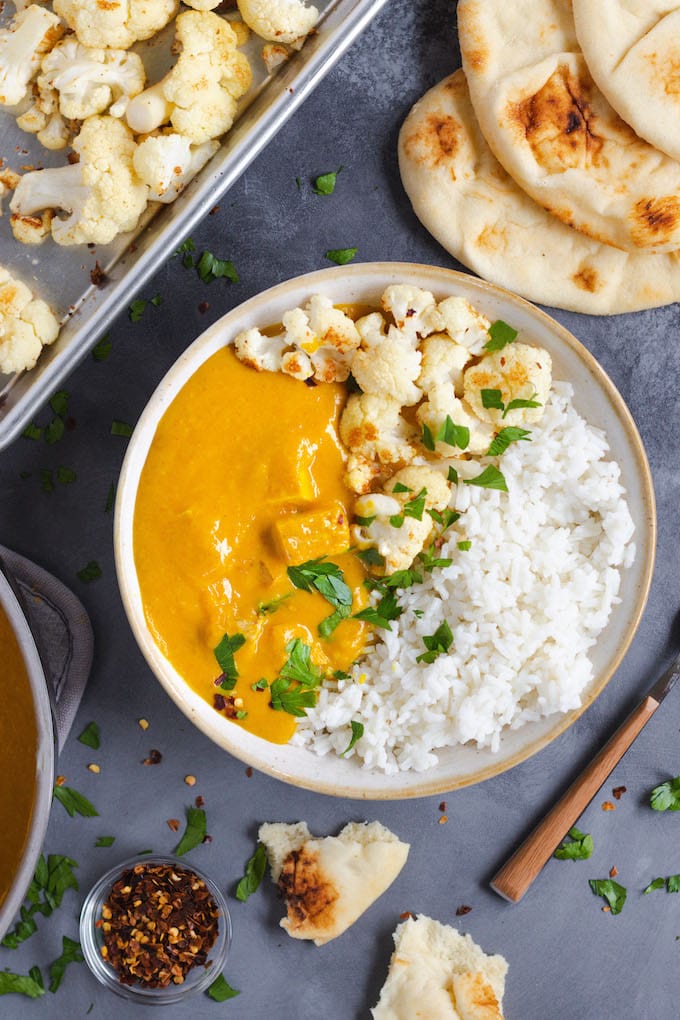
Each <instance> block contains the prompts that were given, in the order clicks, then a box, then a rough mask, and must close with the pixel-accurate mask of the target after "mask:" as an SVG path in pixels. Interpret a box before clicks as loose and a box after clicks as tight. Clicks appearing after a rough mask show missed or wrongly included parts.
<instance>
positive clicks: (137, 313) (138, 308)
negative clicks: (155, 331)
mask: <svg viewBox="0 0 680 1020" xmlns="http://www.w3.org/2000/svg"><path fill="white" fill-rule="evenodd" d="M145 308H146V301H144V300H143V298H137V299H136V300H135V301H133V302H132V304H131V305H130V307H129V308H128V315H129V317H130V322H139V320H140V319H141V317H142V316H143V315H144V309H145Z"/></svg>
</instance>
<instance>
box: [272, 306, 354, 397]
mask: <svg viewBox="0 0 680 1020" xmlns="http://www.w3.org/2000/svg"><path fill="white" fill-rule="evenodd" d="M281 321H282V322H283V326H284V329H285V330H286V337H287V339H288V342H289V344H290V345H291V346H292V347H294V348H295V349H296V350H297V351H298V352H300V353H301V354H304V355H306V356H307V358H308V359H309V362H310V364H311V367H312V372H310V373H309V375H312V374H313V376H314V379H315V380H316V381H317V382H344V381H345V380H346V379H347V377H348V376H349V373H350V366H351V363H352V356H353V354H354V352H355V351H356V349H357V347H358V346H359V342H360V340H361V337H360V336H359V333H358V331H357V328H356V326H355V325H354V322H353V321H352V319H350V317H349V316H348V315H345V313H344V312H343V311H341V310H340V309H339V308H335V307H334V305H333V302H332V301H331V300H330V298H327V297H324V296H323V295H321V294H315V295H314V296H313V297H312V298H310V300H309V301H308V302H307V305H306V306H305V308H304V309H300V308H294V309H293V310H292V311H290V312H286V314H285V315H284V316H283V318H282V320H281ZM285 370H286V369H285V368H284V371H285Z"/></svg>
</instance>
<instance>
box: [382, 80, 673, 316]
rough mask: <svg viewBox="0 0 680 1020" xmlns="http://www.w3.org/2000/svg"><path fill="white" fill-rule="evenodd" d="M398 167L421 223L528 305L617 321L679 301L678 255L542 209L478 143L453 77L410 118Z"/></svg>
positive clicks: (463, 93) (462, 88) (465, 97)
mask: <svg viewBox="0 0 680 1020" xmlns="http://www.w3.org/2000/svg"><path fill="white" fill-rule="evenodd" d="M399 166H400V169H401V176H402V181H403V183H404V187H405V189H406V192H407V194H408V196H409V198H410V199H411V202H412V203H413V208H414V210H415V213H416V215H417V216H418V218H419V219H420V220H421V221H422V223H423V224H424V226H425V227H426V228H427V229H428V230H429V231H430V233H431V234H432V235H433V236H434V237H435V238H436V239H437V240H438V241H439V243H440V244H442V245H443V246H444V247H445V248H446V249H447V251H449V252H450V253H451V254H452V255H453V256H454V257H455V258H456V259H458V260H459V261H460V262H462V263H463V264H464V265H466V266H468V267H469V268H470V269H472V270H473V271H474V272H475V273H477V274H478V275H479V276H481V277H483V278H484V279H486V280H490V281H491V282H492V283H496V284H498V285H499V286H501V287H506V288H507V289H508V290H512V291H514V292H515V293H517V294H521V295H522V296H523V297H525V298H528V300H529V301H536V302H538V303H539V304H544V305H553V306H554V307H557V308H567V309H570V310H571V311H575V312H587V313H590V314H591V315H612V314H615V313H618V312H633V311H638V310H640V309H642V308H653V307H656V306H658V305H665V304H670V303H671V302H673V301H679V300H680V252H673V253H670V254H667V255H644V254H629V253H627V252H623V251H619V250H618V249H616V248H610V247H609V246H608V245H604V244H598V243H597V241H593V240H591V239H590V238H589V237H586V236H585V234H580V233H578V232H577V231H575V230H571V229H570V228H569V227H567V226H565V225H564V224H563V223H561V222H560V221H559V220H558V219H556V218H555V217H554V216H551V215H550V214H549V213H547V212H546V211H545V210H544V209H542V208H541V207H540V206H538V205H537V204H536V203H535V202H533V201H532V199H530V198H529V196H528V195H527V194H526V193H525V192H524V191H522V190H521V188H520V187H518V185H517V184H516V183H515V182H514V180H513V179H512V178H511V177H509V176H508V174H507V173H506V172H505V170H504V169H503V168H502V167H501V166H500V164H499V163H498V161H497V160H496V158H495V156H494V155H493V153H492V152H491V150H490V149H489V147H488V145H487V144H486V142H485V141H484V138H483V137H482V133H481V131H480V129H479V127H478V125H477V122H476V120H475V116H474V112H473V110H472V106H471V104H470V97H469V94H468V89H467V83H466V81H465V75H464V74H463V72H462V71H457V72H456V73H455V74H454V75H452V76H451V77H450V78H446V79H445V80H444V81H443V82H440V84H439V85H435V87H434V88H433V89H431V90H430V91H429V92H428V93H427V94H426V95H425V96H424V97H423V98H422V99H421V100H420V102H419V103H417V104H416V105H415V106H414V108H413V109H412V111H411V113H410V114H409V115H408V117H407V119H406V121H405V122H404V125H403V127H402V129H401V134H400V136H399Z"/></svg>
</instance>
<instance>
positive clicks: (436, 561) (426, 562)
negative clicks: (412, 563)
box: [418, 545, 453, 574]
mask: <svg viewBox="0 0 680 1020" xmlns="http://www.w3.org/2000/svg"><path fill="white" fill-rule="evenodd" d="M418 559H419V560H420V562H421V563H422V565H423V570H426V571H427V572H428V574H431V573H432V571H433V570H434V569H435V567H450V566H451V564H452V563H453V560H452V559H451V558H450V557H449V556H440V555H439V550H438V549H437V547H436V546H435V545H431V546H430V548H429V549H422V550H421V551H420V552H419V554H418Z"/></svg>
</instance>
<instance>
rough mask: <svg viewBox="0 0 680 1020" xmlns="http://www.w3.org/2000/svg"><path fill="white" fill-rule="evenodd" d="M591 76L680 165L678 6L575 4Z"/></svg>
mask: <svg viewBox="0 0 680 1020" xmlns="http://www.w3.org/2000/svg"><path fill="white" fill-rule="evenodd" d="M573 2H574V21H575V23H576V35H577V36H578V41H579V43H580V46H581V49H582V50H583V55H584V57H585V58H586V61H587V64H588V68H589V69H590V73H591V74H592V76H593V78H594V79H595V81H596V83H597V85H598V87H599V88H600V90H601V91H602V92H603V93H604V95H605V96H606V97H607V99H608V100H609V102H610V103H611V104H612V106H613V107H614V109H615V110H616V111H617V113H619V114H620V116H621V117H623V119H624V120H625V121H627V122H628V123H629V124H630V125H631V127H633V128H634V129H635V130H636V131H637V133H638V134H639V135H640V136H641V137H642V138H645V139H646V140H647V141H648V142H650V143H651V144H652V145H655V146H656V147H657V149H661V151H662V152H666V153H668V155H669V156H672V157H673V158H674V159H677V160H680V3H677V2H673V0H573Z"/></svg>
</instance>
